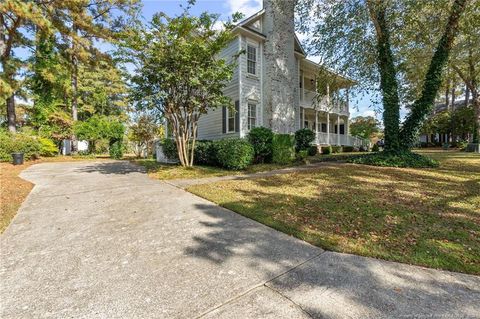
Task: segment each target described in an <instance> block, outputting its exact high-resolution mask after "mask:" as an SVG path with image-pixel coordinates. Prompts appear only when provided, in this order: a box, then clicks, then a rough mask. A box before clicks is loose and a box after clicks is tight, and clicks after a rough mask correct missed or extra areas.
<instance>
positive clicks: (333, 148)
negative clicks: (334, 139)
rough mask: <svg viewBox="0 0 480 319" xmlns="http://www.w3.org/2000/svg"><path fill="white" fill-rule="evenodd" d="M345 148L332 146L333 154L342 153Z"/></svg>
mask: <svg viewBox="0 0 480 319" xmlns="http://www.w3.org/2000/svg"><path fill="white" fill-rule="evenodd" d="M342 151H343V148H342V147H341V146H340V145H332V153H341V152H342Z"/></svg>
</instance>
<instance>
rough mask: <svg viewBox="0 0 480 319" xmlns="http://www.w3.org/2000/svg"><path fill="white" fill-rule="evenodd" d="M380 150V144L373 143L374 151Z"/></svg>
mask: <svg viewBox="0 0 480 319" xmlns="http://www.w3.org/2000/svg"><path fill="white" fill-rule="evenodd" d="M378 151H380V147H379V146H378V144H377V143H375V144H373V146H372V152H378Z"/></svg>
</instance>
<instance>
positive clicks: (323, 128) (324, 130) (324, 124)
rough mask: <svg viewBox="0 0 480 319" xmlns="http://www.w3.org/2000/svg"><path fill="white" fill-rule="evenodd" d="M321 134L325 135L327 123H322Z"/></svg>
mask: <svg viewBox="0 0 480 319" xmlns="http://www.w3.org/2000/svg"><path fill="white" fill-rule="evenodd" d="M322 133H327V123H322Z"/></svg>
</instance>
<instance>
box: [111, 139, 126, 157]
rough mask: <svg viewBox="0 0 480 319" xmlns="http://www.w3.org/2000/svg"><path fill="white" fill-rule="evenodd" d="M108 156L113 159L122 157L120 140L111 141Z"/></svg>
mask: <svg viewBox="0 0 480 319" xmlns="http://www.w3.org/2000/svg"><path fill="white" fill-rule="evenodd" d="M109 153H110V157H111V158H114V159H121V158H122V157H123V143H122V141H119V140H116V141H112V143H111V144H110V149H109Z"/></svg>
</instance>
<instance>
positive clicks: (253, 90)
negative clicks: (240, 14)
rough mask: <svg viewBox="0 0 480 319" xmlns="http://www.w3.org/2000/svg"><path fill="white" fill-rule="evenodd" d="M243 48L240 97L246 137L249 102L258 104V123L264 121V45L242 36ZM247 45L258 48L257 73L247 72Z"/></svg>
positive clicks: (241, 129)
mask: <svg viewBox="0 0 480 319" xmlns="http://www.w3.org/2000/svg"><path fill="white" fill-rule="evenodd" d="M241 43H242V44H241V49H242V50H245V54H242V55H241V56H240V60H239V66H240V75H241V80H240V83H241V86H242V87H241V90H240V92H241V99H240V136H241V137H244V136H246V135H247V134H248V125H247V121H248V102H249V101H251V102H254V103H255V104H257V125H260V124H261V123H263V119H262V113H263V106H262V105H263V99H262V85H261V80H262V72H263V67H262V64H263V63H262V57H263V45H262V43H260V42H258V41H256V40H254V39H251V38H248V37H245V36H242V42H241ZM247 45H252V46H255V47H256V48H257V68H256V74H255V75H252V74H248V72H247V54H246V51H247Z"/></svg>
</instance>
